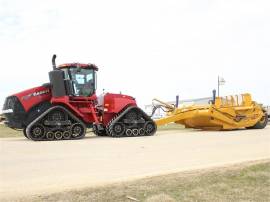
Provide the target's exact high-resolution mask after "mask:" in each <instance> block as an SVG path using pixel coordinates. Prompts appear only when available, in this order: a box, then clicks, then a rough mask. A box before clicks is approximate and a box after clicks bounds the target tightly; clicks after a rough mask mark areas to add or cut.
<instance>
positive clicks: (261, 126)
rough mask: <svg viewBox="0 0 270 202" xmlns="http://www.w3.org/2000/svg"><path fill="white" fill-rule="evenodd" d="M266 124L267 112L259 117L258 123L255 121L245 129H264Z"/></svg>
mask: <svg viewBox="0 0 270 202" xmlns="http://www.w3.org/2000/svg"><path fill="white" fill-rule="evenodd" d="M267 124H268V115H267V113H265V114H264V116H263V117H262V118H261V120H260V121H258V123H256V124H255V125H254V126H251V127H247V129H264V128H265V127H266V126H267Z"/></svg>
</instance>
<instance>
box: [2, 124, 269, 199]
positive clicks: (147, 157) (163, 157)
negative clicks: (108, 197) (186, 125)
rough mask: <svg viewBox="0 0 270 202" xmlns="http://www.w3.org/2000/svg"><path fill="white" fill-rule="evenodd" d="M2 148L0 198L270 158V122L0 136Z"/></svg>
mask: <svg viewBox="0 0 270 202" xmlns="http://www.w3.org/2000/svg"><path fill="white" fill-rule="evenodd" d="M0 150H1V155H0V199H1V198H5V199H6V198H12V197H16V196H27V195H38V194H46V193H53V192H59V191H63V190H69V189H74V188H78V189H79V188H83V187H89V186H96V185H102V184H108V183H113V182H118V181H122V180H131V179H137V178H142V177H146V176H155V175H160V174H167V173H173V172H178V171H184V170H193V169H198V168H208V167H215V166H221V165H229V164H233V163H238V162H245V161H250V160H259V159H269V158H270V127H269V126H268V127H267V128H266V129H264V130H237V131H223V132H214V131H211V132H209V131H208V132H207V131H195V130H178V131H160V132H158V133H157V135H155V136H152V137H136V138H119V139H117V138H108V137H95V136H90V137H87V138H85V139H83V140H76V141H54V142H32V141H29V140H26V139H24V138H2V139H0Z"/></svg>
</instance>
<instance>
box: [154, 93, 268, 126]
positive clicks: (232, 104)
mask: <svg viewBox="0 0 270 202" xmlns="http://www.w3.org/2000/svg"><path fill="white" fill-rule="evenodd" d="M153 101H154V102H155V103H158V105H156V106H155V108H158V107H160V108H162V109H164V110H165V111H166V112H167V114H166V116H165V117H164V118H161V119H158V120H155V122H156V124H157V125H158V126H160V125H165V124H168V123H172V122H174V123H177V124H182V125H184V126H185V127H186V128H196V129H203V130H233V129H239V128H247V129H263V128H265V127H266V125H267V122H268V119H267V113H266V111H265V110H264V109H263V108H262V106H261V105H259V104H257V103H256V102H255V101H252V98H251V95H250V94H248V93H247V94H242V95H235V96H226V97H216V98H214V100H211V101H210V102H209V104H207V105H190V106H182V107H178V108H177V107H175V106H174V105H171V104H167V103H165V102H162V101H160V100H158V99H154V100H153Z"/></svg>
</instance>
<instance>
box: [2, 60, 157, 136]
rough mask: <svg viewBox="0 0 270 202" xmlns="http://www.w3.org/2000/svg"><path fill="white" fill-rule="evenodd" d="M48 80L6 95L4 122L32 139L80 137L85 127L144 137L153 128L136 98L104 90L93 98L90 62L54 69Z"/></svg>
mask: <svg viewBox="0 0 270 202" xmlns="http://www.w3.org/2000/svg"><path fill="white" fill-rule="evenodd" d="M55 59H56V55H54V56H53V58H52V65H53V71H50V72H49V79H50V83H47V84H44V85H42V86H39V87H36V88H32V89H29V90H26V91H23V92H20V93H17V94H14V95H12V96H9V97H7V98H6V100H5V103H4V107H3V114H4V116H5V118H6V122H5V123H6V125H7V126H8V127H10V128H13V129H22V130H23V132H24V135H25V137H27V138H29V139H31V140H35V141H38V140H62V139H65V140H69V139H81V138H83V137H84V136H85V133H86V128H93V131H94V133H95V134H96V135H98V136H111V137H123V136H128V137H129V136H144V135H153V134H155V132H156V124H155V123H154V122H153V120H152V119H151V118H150V117H149V116H148V115H147V114H145V113H144V112H143V111H142V110H141V109H140V108H138V107H137V104H136V101H135V98H133V97H131V96H128V95H122V94H112V93H106V94H102V95H100V96H99V97H97V96H96V82H97V77H96V72H97V71H98V68H97V66H95V65H94V64H81V63H69V64H63V65H59V66H58V67H56V64H55Z"/></svg>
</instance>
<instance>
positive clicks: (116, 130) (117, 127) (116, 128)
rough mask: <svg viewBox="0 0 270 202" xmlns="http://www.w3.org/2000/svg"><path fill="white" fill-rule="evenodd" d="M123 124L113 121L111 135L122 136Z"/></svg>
mask: <svg viewBox="0 0 270 202" xmlns="http://www.w3.org/2000/svg"><path fill="white" fill-rule="evenodd" d="M125 129H126V127H125V125H124V124H123V123H115V124H114V125H112V128H111V130H112V136H113V137H121V136H123V134H124V132H125Z"/></svg>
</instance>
